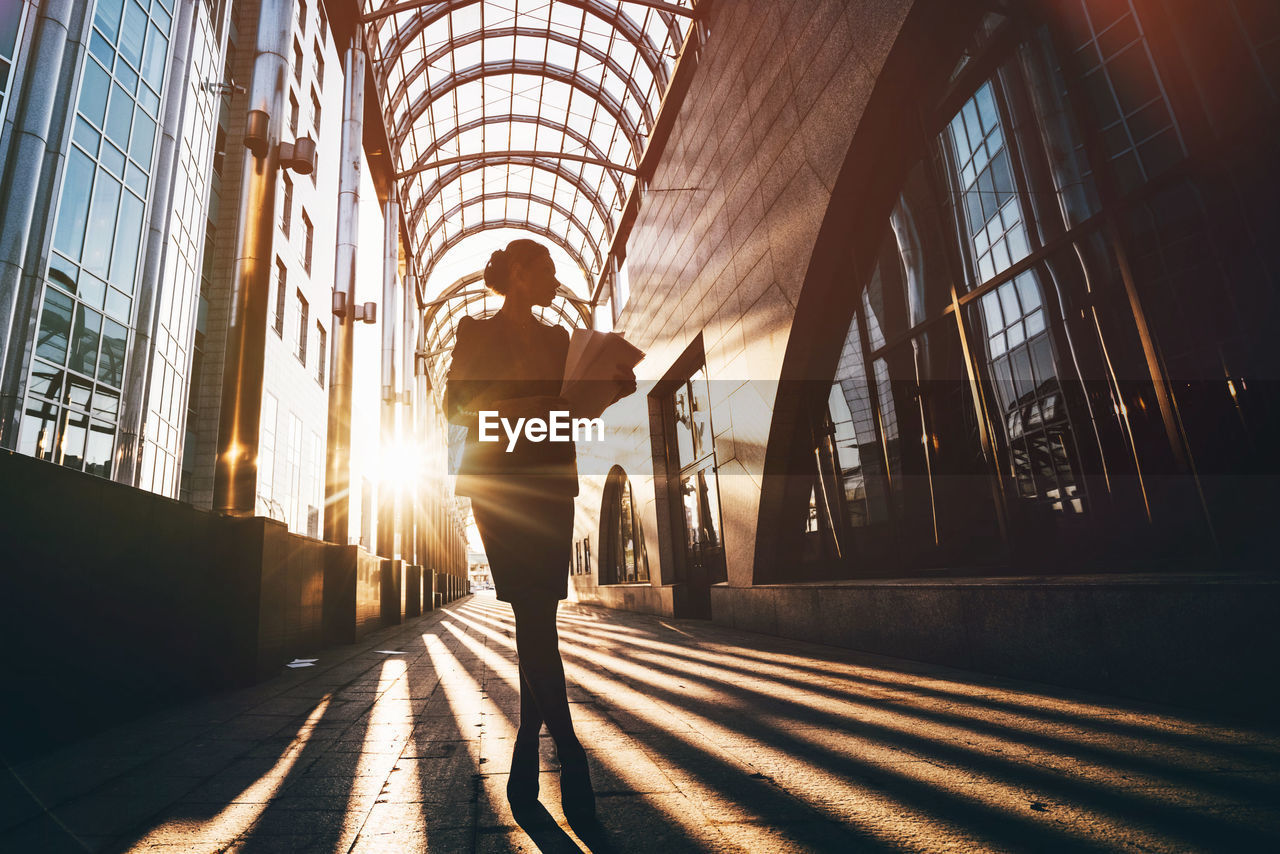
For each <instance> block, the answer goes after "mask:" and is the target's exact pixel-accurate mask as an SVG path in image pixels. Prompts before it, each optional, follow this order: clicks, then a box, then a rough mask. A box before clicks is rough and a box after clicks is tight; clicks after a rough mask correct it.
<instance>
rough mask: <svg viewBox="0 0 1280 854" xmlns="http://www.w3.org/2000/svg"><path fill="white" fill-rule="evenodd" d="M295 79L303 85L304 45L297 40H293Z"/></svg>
mask: <svg viewBox="0 0 1280 854" xmlns="http://www.w3.org/2000/svg"><path fill="white" fill-rule="evenodd" d="M293 79H294V80H296V81H297V82H298V85H299V86H301V85H302V45H300V44H298V40H297V39H294V40H293Z"/></svg>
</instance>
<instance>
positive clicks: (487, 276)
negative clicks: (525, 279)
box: [484, 249, 511, 294]
mask: <svg viewBox="0 0 1280 854" xmlns="http://www.w3.org/2000/svg"><path fill="white" fill-rule="evenodd" d="M510 281H511V261H510V259H509V258H508V257H507V253H506V252H505V251H504V250H502V249H495V250H494V252H493V254H492V255H490V256H489V263H488V264H485V265H484V283H485V284H486V285H487V286H488V287H489V290H491V291H493V292H494V293H498V294H503V293H506V291H507V285H508V284H509V283H510Z"/></svg>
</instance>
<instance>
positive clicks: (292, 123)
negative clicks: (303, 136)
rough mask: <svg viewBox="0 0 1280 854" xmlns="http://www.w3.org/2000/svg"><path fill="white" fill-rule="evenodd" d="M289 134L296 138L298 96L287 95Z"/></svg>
mask: <svg viewBox="0 0 1280 854" xmlns="http://www.w3.org/2000/svg"><path fill="white" fill-rule="evenodd" d="M289 133H290V134H291V135H292V136H294V137H296V136H297V135H298V96H297V95H295V94H293V93H292V92H290V93H289Z"/></svg>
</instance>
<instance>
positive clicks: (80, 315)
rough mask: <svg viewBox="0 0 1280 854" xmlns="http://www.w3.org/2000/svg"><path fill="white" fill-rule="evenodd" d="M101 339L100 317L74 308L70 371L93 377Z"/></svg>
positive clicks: (96, 313)
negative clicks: (74, 322) (74, 320)
mask: <svg viewBox="0 0 1280 854" xmlns="http://www.w3.org/2000/svg"><path fill="white" fill-rule="evenodd" d="M101 337H102V315H100V314H98V312H96V311H92V310H91V309H88V308H85V307H84V306H83V305H81V306H77V307H76V326H75V333H74V334H73V335H72V336H71V369H72V370H75V371H80V372H81V373H85V374H89V375H90V376H92V375H93V368H94V365H95V364H96V362H97V361H98V342H99V340H100V339H101Z"/></svg>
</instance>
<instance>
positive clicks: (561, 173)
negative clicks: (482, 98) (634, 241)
mask: <svg viewBox="0 0 1280 854" xmlns="http://www.w3.org/2000/svg"><path fill="white" fill-rule="evenodd" d="M505 162H506V163H507V165H512V166H528V167H531V168H533V169H540V170H542V171H543V172H550V173H551V174H553V175H555V176H556V177H558V178H562V179H564V180H565V181H567V182H568V183H570V184H572V185H573V186H574V188H575V189H577V191H578V192H580V193H582V195H584V196H586V197H587V199H588V200H589V201H590V202H591V206H592V207H593V208H595V209H596V212H597V213H599V214H600V218H601V219H602V220H604V222H605V227H606V228H608V229H609V236H610V237H612V236H613V219H612V218H611V217H610V212H611V211H612V210H613V205H612V204H606V203H605V200H604V198H603V197H602V196H601V195H600V194H599V192H598V191H597V190H596V189H595V188H593V187H591V186H590V185H589V184H587V183H586V182H585V181H583V179H582V174H581V173H579V172H572V171H570V170H569V169H566V168H565V167H564V165H563V164H562V163H561V162H560V161H558V160H547V159H539V158H536V157H513V158H511V159H510V160H508V161H505ZM495 165H499V166H500V165H502V164H495V163H492V162H488V163H486V162H485V161H483V160H477V161H474V162H471V163H460V164H458V165H457V166H453V167H450V168H448V169H447V170H444V171H442V172H441V174H440V175H439V177H437V178H436V180H435V181H433V182H431V184H429V185H428V186H427V188H426V190H425V191H424V192H423V194H422V197H421V198H419V199H418V201H417V202H414V203H413V205H412V207H410V209H409V213H408V215H407V216H406V217H405V223H406V224H407V225H408V227H409V233H410V234H415V233H416V230H417V227H418V220H420V219H421V218H422V216H423V215H424V214H425V213H426V208H427V205H429V204H431V202H432V200H434V199H435V197H436V196H438V195H440V194H441V193H442V192H444V189H445V188H446V187H448V186H449V185H450V184H453V183H455V182H456V181H458V180H460V179H461V178H462V176H464V175H466V174H468V173H470V172H475V171H476V170H479V169H484V168H487V167H493V166H495ZM408 197H409V194H408V193H405V194H404V198H405V199H406V201H407V200H408ZM623 198H624V196H623V195H619V196H617V197H616V198H615V200H614V201H621V200H622V199H623Z"/></svg>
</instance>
